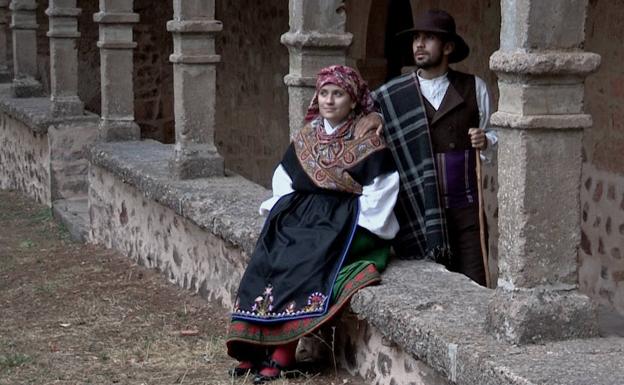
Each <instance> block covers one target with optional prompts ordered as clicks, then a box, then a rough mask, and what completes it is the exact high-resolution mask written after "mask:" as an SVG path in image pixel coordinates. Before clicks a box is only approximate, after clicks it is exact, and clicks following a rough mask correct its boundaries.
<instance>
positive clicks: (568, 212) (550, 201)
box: [498, 129, 582, 288]
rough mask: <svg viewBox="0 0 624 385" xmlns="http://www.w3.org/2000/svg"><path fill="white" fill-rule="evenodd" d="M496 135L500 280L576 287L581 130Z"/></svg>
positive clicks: (523, 284)
mask: <svg viewBox="0 0 624 385" xmlns="http://www.w3.org/2000/svg"><path fill="white" fill-rule="evenodd" d="M499 137H500V141H499V152H498V162H499V169H498V177H499V186H500V187H499V191H498V201H499V219H498V222H499V229H500V238H499V255H500V256H501V258H500V261H499V269H500V278H499V284H501V282H502V283H503V284H504V285H507V286H510V287H524V288H530V287H536V286H542V285H554V286H558V285H568V286H569V287H576V282H577V273H576V272H577V268H576V264H577V247H578V245H579V244H580V231H579V213H580V207H579V198H578V191H579V189H580V170H581V137H582V132H581V131H576V132H567V131H563V132H561V131H556V130H543V131H542V130H537V131H533V130H532V131H524V130H509V129H501V130H499ZM545 148H546V149H547V150H544V149H545Z"/></svg>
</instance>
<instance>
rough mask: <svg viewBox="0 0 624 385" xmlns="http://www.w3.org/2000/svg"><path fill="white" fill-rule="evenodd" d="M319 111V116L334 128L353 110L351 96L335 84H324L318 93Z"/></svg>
mask: <svg viewBox="0 0 624 385" xmlns="http://www.w3.org/2000/svg"><path fill="white" fill-rule="evenodd" d="M318 103H319V111H320V113H321V116H322V117H323V118H325V119H327V120H328V121H329V123H330V124H331V125H332V126H334V127H335V126H336V125H337V124H339V123H341V122H342V121H343V120H345V119H346V118H347V116H349V113H350V112H351V110H352V109H354V108H355V104H356V103H355V101H353V100H351V96H349V94H348V93H347V92H346V91H345V90H343V89H342V88H340V87H338V86H337V85H335V84H326V85H324V86H323V87H321V89H320V90H319V93H318Z"/></svg>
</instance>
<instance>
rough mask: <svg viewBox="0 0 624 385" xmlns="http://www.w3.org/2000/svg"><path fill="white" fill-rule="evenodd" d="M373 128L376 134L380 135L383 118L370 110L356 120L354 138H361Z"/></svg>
mask: <svg viewBox="0 0 624 385" xmlns="http://www.w3.org/2000/svg"><path fill="white" fill-rule="evenodd" d="M373 130H374V131H375V133H376V134H377V136H381V134H382V133H383V120H382V119H381V116H380V115H379V114H378V113H376V112H371V113H370V114H368V115H366V116H364V117H363V118H362V119H360V120H359V121H358V122H357V124H356V125H355V131H354V135H355V137H356V138H361V137H363V136H364V135H366V134H368V133H369V132H370V131H373Z"/></svg>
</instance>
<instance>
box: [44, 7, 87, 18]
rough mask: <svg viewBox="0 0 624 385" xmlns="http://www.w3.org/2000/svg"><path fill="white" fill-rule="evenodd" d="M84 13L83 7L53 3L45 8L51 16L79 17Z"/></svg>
mask: <svg viewBox="0 0 624 385" xmlns="http://www.w3.org/2000/svg"><path fill="white" fill-rule="evenodd" d="M81 13H82V9H80V8H75V7H71V8H63V7H56V6H54V5H51V6H50V7H48V9H46V10H45V14H46V15H48V16H50V17H74V18H75V17H78V16H80V14H81Z"/></svg>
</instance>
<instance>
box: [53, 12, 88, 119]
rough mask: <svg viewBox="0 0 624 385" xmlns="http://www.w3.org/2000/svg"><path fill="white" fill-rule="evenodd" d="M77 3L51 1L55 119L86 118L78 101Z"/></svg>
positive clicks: (78, 34)
mask: <svg viewBox="0 0 624 385" xmlns="http://www.w3.org/2000/svg"><path fill="white" fill-rule="evenodd" d="M80 12H81V11H80V9H79V8H76V0H50V3H49V8H48V9H47V10H46V15H48V16H49V18H50V29H49V31H48V37H49V38H50V91H51V95H50V100H51V101H52V104H51V106H50V109H51V112H52V115H54V116H71V115H82V113H83V110H84V105H83V103H82V102H81V101H80V98H79V97H78V50H77V48H76V46H77V44H78V38H79V37H80V32H78V15H80Z"/></svg>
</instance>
